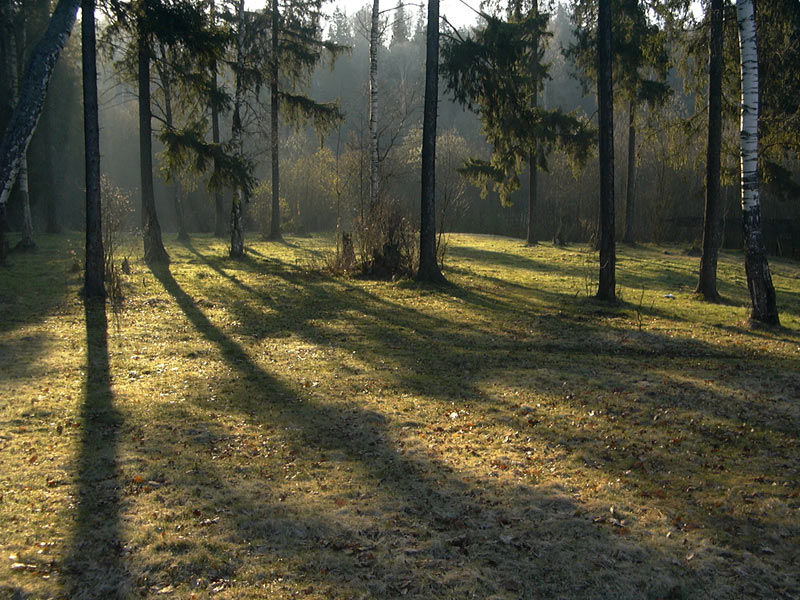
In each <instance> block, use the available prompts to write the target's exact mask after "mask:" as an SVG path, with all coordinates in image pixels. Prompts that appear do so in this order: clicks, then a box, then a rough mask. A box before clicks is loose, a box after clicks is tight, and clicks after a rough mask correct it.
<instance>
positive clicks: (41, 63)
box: [0, 0, 81, 211]
mask: <svg viewBox="0 0 800 600" xmlns="http://www.w3.org/2000/svg"><path fill="white" fill-rule="evenodd" d="M80 3H81V1H80V0H59V3H58V5H57V6H56V9H55V11H53V16H52V17H51V18H50V22H49V24H48V27H47V31H46V32H45V34H44V36H42V39H41V40H39V42H38V43H37V44H36V47H35V49H34V51H33V55H32V57H31V61H30V64H29V66H28V69H27V71H26V72H25V75H24V77H23V79H22V85H21V86H20V92H19V100H18V101H17V104H16V107H15V108H14V112H13V113H12V115H11V119H10V120H9V122H8V125H7V126H6V131H5V133H4V134H3V140H2V144H0V211H5V206H6V203H7V202H8V197H9V195H10V194H11V189H12V188H13V186H14V183H15V182H16V179H17V174H18V173H19V170H20V167H21V165H22V162H23V160H24V157H25V153H26V152H27V151H28V146H29V144H30V141H31V138H32V137H33V133H34V132H35V131H36V125H37V124H38V122H39V118H40V117H41V115H42V109H43V108H44V100H45V97H46V96H47V87H48V84H49V83H50V78H51V77H52V75H53V69H54V68H55V65H56V62H57V61H58V57H59V55H60V54H61V51H62V50H63V49H64V46H65V45H66V43H67V40H68V39H69V36H70V34H71V33H72V27H73V26H74V25H75V18H76V16H77V12H78V7H79V6H80ZM3 37H4V38H5V37H6V36H5V35H4V36H3Z"/></svg>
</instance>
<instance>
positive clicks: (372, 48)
mask: <svg viewBox="0 0 800 600" xmlns="http://www.w3.org/2000/svg"><path fill="white" fill-rule="evenodd" d="M378 5H379V0H373V1H372V27H371V28H370V31H369V206H370V209H372V210H374V209H375V207H376V206H377V205H378V45H379V39H378V38H379V31H378V29H379V27H380V19H379V16H380V12H379V6H378Z"/></svg>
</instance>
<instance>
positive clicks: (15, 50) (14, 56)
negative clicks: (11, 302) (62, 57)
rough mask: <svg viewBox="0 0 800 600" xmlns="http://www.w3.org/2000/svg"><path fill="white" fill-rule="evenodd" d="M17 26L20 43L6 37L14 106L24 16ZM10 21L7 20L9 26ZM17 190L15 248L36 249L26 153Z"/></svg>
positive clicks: (15, 38)
mask: <svg viewBox="0 0 800 600" xmlns="http://www.w3.org/2000/svg"><path fill="white" fill-rule="evenodd" d="M18 20H19V25H21V27H20V30H21V36H20V37H21V43H20V44H19V47H18V45H17V36H16V35H15V34H14V29H13V28H9V30H8V31H7V35H8V36H9V40H8V48H9V50H10V52H9V55H8V64H9V67H10V68H11V71H12V72H11V78H10V79H9V83H10V90H9V91H10V94H9V95H10V96H11V103H12V104H16V103H17V102H18V101H19V85H20V81H19V64H20V62H21V60H20V59H21V58H22V54H23V50H24V48H25V26H24V22H23V21H24V15H19V19H18ZM11 23H12V21H11V20H9V24H11ZM17 190H18V191H19V201H20V204H21V206H22V239H21V240H20V242H19V244H17V246H16V248H17V249H18V250H33V249H35V248H36V241H35V240H34V239H33V216H32V215H31V195H30V187H29V186H28V153H27V151H26V152H25V153H24V154H23V155H22V160H21V161H20V165H19V173H18V174H17Z"/></svg>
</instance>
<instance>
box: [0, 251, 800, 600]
mask: <svg viewBox="0 0 800 600" xmlns="http://www.w3.org/2000/svg"><path fill="white" fill-rule="evenodd" d="M288 241H289V242H290V243H289V244H276V243H255V244H253V246H254V247H253V250H255V251H254V252H253V251H251V252H249V253H248V256H247V259H246V260H244V261H236V260H232V259H229V258H227V257H226V256H225V248H224V244H221V243H219V242H217V241H215V240H212V239H209V238H203V237H197V238H194V239H193V240H192V242H191V244H187V245H180V244H177V245H175V246H172V247H170V248H169V252H170V255H171V256H172V257H173V263H172V265H171V266H170V268H169V269H161V270H156V271H155V272H151V271H150V270H149V269H147V268H146V267H145V266H144V265H143V264H141V263H134V265H133V266H134V272H133V274H132V275H131V277H130V278H129V279H128V280H127V281H126V285H127V287H128V289H127V293H126V296H127V298H128V299H127V301H126V303H125V305H124V306H123V309H122V312H121V314H120V317H119V329H118V330H117V329H115V328H112V329H110V330H109V332H108V341H107V366H108V377H107V378H105V379H104V378H103V377H100V379H97V374H98V373H99V374H100V375H102V373H103V369H102V368H100V367H101V366H102V365H100V364H97V363H95V364H94V367H92V368H91V369H90V371H91V372H92V373H95V378H94V379H92V378H90V379H88V381H89V382H95V383H97V384H98V385H99V386H100V387H99V388H97V387H96V389H95V392H96V394H95V393H92V394H90V397H92V398H95V402H97V401H103V402H105V404H106V408H107V410H105V411H99V409H98V410H95V409H92V408H91V405H89V404H86V405H82V404H81V402H80V401H79V400H81V401H82V396H80V394H78V395H75V396H73V397H72V398H71V399H70V398H69V397H68V393H69V391H68V390H69V389H70V388H71V389H73V390H74V389H75V388H76V386H77V389H79V390H80V389H81V386H83V385H84V380H83V377H84V376H85V375H86V373H85V372H84V371H83V370H82V369H81V367H82V365H81V364H80V361H77V362H76V361H75V360H74V359H71V358H70V356H69V355H68V354H61V355H60V354H56V352H57V350H58V349H59V348H62V347H63V346H64V345H65V344H76V347H82V345H83V344H84V343H85V336H86V329H85V325H84V315H83V314H82V308H81V307H80V305H79V304H75V305H72V304H68V305H67V306H66V307H62V309H61V310H62V311H63V313H64V314H63V315H62V319H61V320H59V321H58V323H59V327H58V328H57V329H56V328H54V327H55V326H54V325H52V323H51V322H50V321H47V320H46V321H45V323H50V325H49V327H50V329H48V328H47V327H40V329H39V330H36V329H35V328H29V329H28V330H26V331H27V333H26V335H38V336H39V337H40V339H41V340H42V341H41V343H40V349H39V358H37V360H38V361H43V360H44V357H45V356H49V355H51V354H52V356H55V357H58V358H59V360H60V362H61V365H60V366H59V367H58V369H59V370H58V371H57V373H58V377H53V381H52V382H49V385H50V387H49V388H48V389H49V391H48V392H40V393H39V394H38V395H39V398H38V399H37V403H36V405H35V410H32V409H28V408H27V406H28V405H27V404H26V402H29V400H28V396H29V394H27V393H26V392H25V391H24V389H23V387H22V384H21V383H20V382H21V381H25V382H29V381H31V379H30V376H31V374H32V373H35V372H37V371H35V370H34V369H36V368H38V367H37V363H36V361H34V364H32V365H31V364H29V365H27V366H23V365H20V366H19V369H20V370H19V371H15V372H14V373H11V372H9V373H8V377H4V378H3V380H2V382H0V386H3V387H2V389H0V395H2V396H3V397H4V398H12V400H13V402H11V403H9V404H7V405H4V406H3V408H2V410H3V416H2V418H3V420H4V423H5V427H4V432H5V431H8V432H9V433H8V434H4V435H7V439H6V438H4V439H3V440H2V444H3V445H4V446H3V448H4V450H6V449H9V450H11V451H12V453H11V454H10V455H9V456H12V457H13V458H12V460H11V461H10V462H9V465H10V468H9V469H8V471H7V473H6V474H5V475H4V480H3V486H4V488H3V494H4V500H3V502H2V503H0V519H2V522H3V523H4V524H5V526H4V531H8V532H9V536H8V538H7V540H6V541H4V542H0V543H2V544H3V548H2V549H3V550H4V551H6V550H7V552H6V554H11V553H14V554H15V555H16V556H17V557H18V558H19V562H22V563H24V562H25V561H27V560H28V557H30V556H33V555H35V553H36V552H37V548H39V547H38V546H36V545H35V544H37V543H39V542H41V541H47V540H57V541H56V542H55V543H56V545H55V546H53V547H52V550H48V552H49V553H50V554H51V555H52V558H51V559H50V560H51V561H52V566H50V567H48V571H47V572H44V571H39V572H35V573H34V572H27V571H19V570H12V569H10V564H3V563H0V578H2V579H3V580H5V581H8V582H10V583H9V584H7V587H6V588H3V591H4V592H5V590H17V589H19V590H24V591H25V592H26V593H31V594H34V595H38V596H45V597H46V596H48V595H58V594H63V593H67V592H68V591H69V590H74V589H76V586H81V587H82V588H83V589H85V590H86V591H85V595H86V597H99V596H102V595H103V592H102V591H101V590H103V589H104V588H102V587H101V582H100V578H99V577H94V576H93V575H86V574H85V573H95V574H98V573H107V574H109V575H108V576H106V577H104V578H103V581H104V582H106V583H107V582H112V583H111V585H117V586H119V587H120V589H126V590H130V591H131V593H132V594H135V595H141V596H145V597H149V596H153V597H156V596H159V597H161V596H165V597H169V596H170V595H172V596H175V597H181V598H191V597H193V595H196V597H208V596H214V597H221V598H237V599H238V598H264V597H270V598H278V599H280V598H290V597H297V596H300V597H309V598H331V597H332V598H361V597H363V598H386V597H398V596H403V595H405V596H409V597H418V598H467V597H481V598H489V597H494V598H520V597H558V596H559V595H563V596H566V597H570V598H626V597H637V598H638V597H643V598H670V597H675V598H677V597H684V598H704V597H709V596H713V597H718V598H741V597H779V598H780V597H787V598H788V597H792V596H793V595H797V593H798V591H799V590H798V588H797V583H796V582H797V580H798V577H797V575H798V571H797V566H796V565H794V564H793V563H792V562H791V559H790V557H791V556H792V552H794V549H795V548H796V546H797V543H799V542H800V531H798V525H797V523H798V519H797V510H798V506H800V501H798V497H797V494H798V491H800V485H799V484H798V481H797V477H796V472H797V468H798V450H797V433H796V432H797V430H798V424H800V416H798V408H797V405H796V401H795V400H794V399H795V398H796V397H797V396H798V393H800V380H798V375H797V373H798V354H797V353H798V350H797V348H798V347H800V338H798V335H797V324H798V312H800V311H799V310H798V308H799V306H798V296H797V290H796V289H795V288H796V286H797V284H796V281H797V279H796V278H795V275H796V274H797V273H798V272H799V271H798V269H797V267H796V265H794V264H792V263H778V266H777V267H776V272H779V273H782V275H780V276H776V285H777V286H778V288H779V294H783V296H782V297H783V299H784V303H783V305H782V306H784V310H785V316H784V315H782V322H783V323H784V324H787V325H788V328H787V329H784V330H781V331H777V332H770V331H766V332H764V331H751V330H749V329H747V328H745V327H740V326H739V325H738V323H739V322H740V321H741V320H743V318H744V316H745V315H746V308H745V304H746V289H740V286H738V285H734V284H733V283H732V284H730V288H729V289H728V292H725V293H727V294H728V295H729V297H730V299H731V302H732V304H731V305H722V306H719V305H710V304H706V303H702V302H698V301H696V300H695V299H694V298H693V297H692V295H691V290H690V289H689V288H690V287H691V275H690V274H691V269H692V268H693V267H692V266H691V265H690V263H689V262H688V261H689V259H686V258H684V257H682V256H679V255H676V254H671V255H665V254H663V251H662V250H661V249H658V248H649V247H639V248H636V249H633V250H630V249H624V251H623V254H622V255H621V258H622V261H621V263H622V267H621V271H620V281H621V282H622V283H626V282H632V283H633V284H635V285H631V287H629V288H623V289H622V294H621V295H622V298H623V302H621V303H620V304H619V305H618V306H616V307H613V308H608V307H606V306H603V305H601V304H598V303H596V302H594V301H593V300H592V299H591V298H589V297H587V294H586V293H584V291H583V290H584V289H585V288H586V281H587V280H589V279H590V277H591V275H590V274H588V273H587V272H586V269H587V268H588V267H587V264H588V260H587V259H591V257H592V256H593V255H592V254H591V253H587V252H585V251H584V250H582V249H580V248H567V249H557V248H553V247H551V246H548V245H544V244H543V245H540V246H537V247H535V248H524V247H523V246H522V244H521V243H520V242H519V241H516V240H509V239H503V238H492V237H488V236H453V237H452V239H451V242H450V243H451V246H450V247H451V258H450V264H451V269H450V270H449V271H448V272H447V276H448V279H449V280H450V281H451V282H452V283H453V285H451V286H448V287H447V288H443V289H441V290H437V289H430V288H426V287H424V286H419V285H417V284H416V283H414V282H403V281H401V282H396V283H381V282H373V281H363V280H358V279H342V278H337V277H331V276H328V275H326V274H325V273H324V272H323V271H321V270H319V269H317V268H315V267H314V264H315V263H314V260H315V259H314V258H313V257H314V256H315V255H316V254H315V253H319V252H320V251H321V250H322V249H324V248H325V245H326V244H327V243H329V242H330V241H329V240H326V239H324V238H302V239H296V240H294V239H290V240H288ZM31 260H36V258H35V257H33V258H31ZM734 262H735V259H734V257H732V256H724V257H723V261H722V270H721V272H722V274H723V279H724V278H728V280H731V279H732V277H730V276H731V274H732V273H734V272H735V270H734ZM626 264H629V265H631V271H630V272H628V273H627V274H626V271H625V268H626V267H625V265H626ZM592 268H594V267H592ZM0 276H1V275H0ZM70 285H75V286H77V285H79V283H78V282H77V281H76V282H75V283H74V284H70ZM637 286H639V287H637ZM642 286H643V287H644V294H642V293H641V289H642ZM681 286H682V287H681ZM723 289H725V288H723ZM670 293H671V294H673V295H674V296H676V298H675V299H670V298H665V295H667V294H670ZM642 297H643V299H642V300H640V298H642ZM737 302H738V304H737ZM21 304H22V303H20V305H21ZM43 310H47V309H43ZM45 314H46V313H45ZM86 317H87V318H89V317H91V315H90V314H88V313H87V315H86ZM30 322H31V323H35V319H31V321H30ZM29 327H32V326H29ZM90 331H99V330H98V329H97V328H91V329H90ZM82 336H83V337H82ZM92 339H94V340H95V342H94V343H93V342H92ZM97 342H102V338H98V337H95V338H90V339H89V346H90V349H91V347H95V349H97V348H102V344H101V343H97ZM5 343H6V344H7V350H6V351H8V352H16V351H17V350H18V349H19V348H21V347H22V344H23V343H24V342H23V341H22V340H21V339H17V338H13V337H12V338H11V339H10V341H7V342H5ZM91 356H96V357H100V358H102V356H103V353H102V352H100V353H99V354H92V355H91ZM48 364H49V363H48ZM92 385H94V384H92ZM97 394H99V395H97ZM103 399H105V400H103ZM112 400H113V402H111V401H112ZM85 410H89V411H90V412H89V413H87V414H84V413H83V412H82V411H85ZM92 415H95V416H94V417H92ZM98 415H100V416H98ZM101 417H102V418H101ZM51 423H54V425H52V426H51V425H50V424H51ZM69 423H74V425H69ZM59 424H60V425H62V431H61V433H58V430H57V427H58V425H59ZM54 432H55V433H54ZM34 447H35V448H36V449H37V450H36V454H37V456H38V458H37V460H36V461H35V462H34V463H29V462H28V461H30V459H31V457H32V456H33V454H32V452H33V451H32V450H29V449H30V448H34ZM42 448H45V449H46V450H45V451H43V450H42ZM94 450H97V451H96V452H95V451H94ZM88 451H92V452H90V453H87V452H88ZM101 451H102V452H101ZM45 457H46V458H45ZM51 459H52V460H51ZM37 465H40V466H37ZM57 468H58V469H61V473H62V474H61V475H57V473H56V471H57ZM49 481H64V482H71V484H70V485H67V484H56V485H54V486H53V487H48V486H49V483H48V482H49ZM44 497H47V498H49V499H48V500H47V502H48V503H49V506H50V507H51V510H50V513H51V514H53V515H55V516H54V517H52V518H50V517H47V516H45V515H44V514H43V513H36V512H35V511H33V510H31V507H33V506H35V505H36V503H37V502H41V498H44ZM20 509H21V510H20ZM97 515H99V516H102V517H103V518H102V523H99V522H97V521H98V520H99V519H96V518H95V517H96V516H97ZM75 519H77V520H75ZM26 531H36V532H37V534H36V535H31V534H28V533H26ZM45 534H46V535H45ZM92 535H96V536H97V539H98V540H101V541H102V540H105V541H103V544H106V543H109V544H111V543H112V542H113V544H112V545H115V546H116V547H117V551H116V553H109V554H103V555H102V556H100V549H101V548H103V547H104V546H103V545H98V546H96V547H86V546H85V545H83V544H85V542H83V541H82V540H84V539H86V538H87V537H91V536H92ZM82 549H83V550H82ZM80 561H84V562H83V563H81V562H80ZM30 564H33V563H30ZM48 564H49V563H48ZM78 564H88V565H90V566H92V565H94V568H95V570H94V571H91V572H90V571H75V570H70V565H78ZM45 575H48V577H47V578H45Z"/></svg>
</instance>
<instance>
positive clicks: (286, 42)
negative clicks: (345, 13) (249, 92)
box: [268, 0, 343, 240]
mask: <svg viewBox="0 0 800 600" xmlns="http://www.w3.org/2000/svg"><path fill="white" fill-rule="evenodd" d="M321 6H322V0H303V1H298V0H294V1H293V2H292V1H289V2H287V10H284V11H283V12H281V10H280V4H279V0H272V3H271V8H270V11H269V14H270V17H271V19H270V21H271V32H270V33H271V36H272V41H271V50H272V56H271V57H270V60H269V86H270V149H271V152H270V154H271V160H272V211H271V220H270V230H269V235H268V239H271V240H280V239H281V238H282V236H281V209H280V160H279V133H280V131H279V127H278V126H279V123H280V113H281V110H283V112H284V113H285V116H286V119H287V120H288V121H290V122H292V123H295V124H296V125H298V124H302V123H304V122H306V121H310V122H311V124H312V125H313V126H314V128H315V129H316V130H317V131H318V132H324V131H327V130H329V129H330V128H331V127H332V126H333V125H334V124H335V123H337V122H338V121H339V120H340V119H341V118H342V114H341V112H340V111H339V108H338V106H337V105H336V104H335V103H320V102H315V101H314V100H312V99H311V98H310V97H308V96H306V95H305V94H302V93H296V88H297V87H299V86H300V84H302V83H303V82H304V81H305V80H306V79H307V78H308V76H309V74H310V73H311V72H312V71H313V69H314V67H316V65H317V64H318V63H319V62H320V61H321V60H322V58H323V55H324V53H326V54H327V55H329V56H330V57H331V61H333V60H335V58H336V56H338V54H339V53H341V52H342V50H343V48H342V47H341V46H339V45H338V44H336V43H334V42H332V41H323V40H322V37H321V36H322V31H321V29H320V25H319V23H320V15H321Z"/></svg>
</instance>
